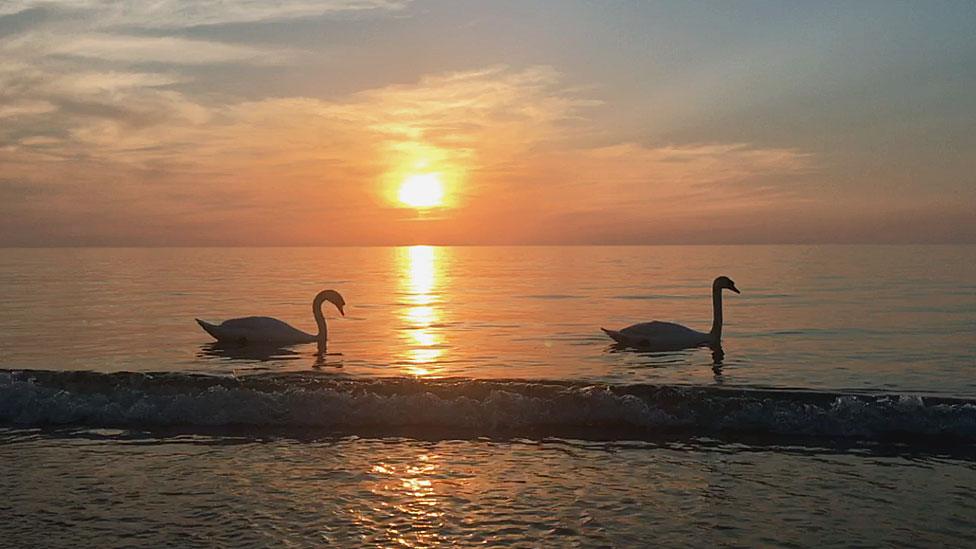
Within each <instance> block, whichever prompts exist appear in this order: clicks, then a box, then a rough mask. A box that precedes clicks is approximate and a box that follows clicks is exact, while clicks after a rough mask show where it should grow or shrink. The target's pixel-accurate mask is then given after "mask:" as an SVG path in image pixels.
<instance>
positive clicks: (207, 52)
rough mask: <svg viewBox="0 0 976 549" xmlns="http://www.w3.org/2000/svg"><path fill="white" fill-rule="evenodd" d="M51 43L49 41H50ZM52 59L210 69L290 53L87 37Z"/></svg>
mask: <svg viewBox="0 0 976 549" xmlns="http://www.w3.org/2000/svg"><path fill="white" fill-rule="evenodd" d="M52 42H53V40H52ZM48 51H49V53H50V54H53V55H70V56H75V57H86V58H94V59H102V60H106V61H118V62H125V63H168V64H174V65H212V64H218V63H233V62H251V63H258V64H274V63H281V62H283V61H284V60H286V59H288V58H290V57H292V56H293V55H294V53H293V52H289V51H287V50H281V49H269V48H257V47H250V46H242V45H237V44H227V43H221V42H213V41H207V40H189V39H186V38H176V37H171V36H124V35H112V34H91V35H87V36H80V37H77V38H74V39H70V40H67V41H64V42H60V43H57V44H56V45H53V46H52V47H51V48H50V49H49V50H48Z"/></svg>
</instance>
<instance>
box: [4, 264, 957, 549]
mask: <svg viewBox="0 0 976 549" xmlns="http://www.w3.org/2000/svg"><path fill="white" fill-rule="evenodd" d="M974 259H976V248H974V247H972V246H864V247H861V246H809V247H808V246H771V247H766V246H743V247H704V246H701V247H603V248H600V247H561V248H546V247H541V248H533V247H524V248H523V247H519V248H428V247H414V248H338V249H314V248H301V249H58V250H54V249H48V250H12V249H7V250H0V310H2V311H3V314H2V315H0V460H2V463H4V465H5V468H6V470H8V471H9V474H7V475H3V476H0V493H3V494H5V495H6V497H5V498H3V499H4V501H2V502H0V514H2V515H3V516H4V517H9V519H8V520H4V521H0V539H6V540H12V542H13V543H14V544H15V545H36V544H43V545H55V546H56V545H68V544H71V545H77V544H78V543H82V544H96V543H97V544H99V545H109V546H125V545H133V544H136V545H159V544H162V543H171V544H175V545H181V546H186V545H195V546H214V545H217V546H240V545H280V544H292V545H309V544H316V543H323V544H327V543H332V544H339V543H341V544H344V545H363V544H365V545H369V544H372V545H384V546H385V545H394V544H399V545H405V546H428V545H478V544H482V545H483V544H488V545H496V544H498V545H526V546H538V545H540V544H542V545H550V546H569V545H585V546H592V545H618V546H633V545H646V544H649V543H654V544H663V545H688V544H701V542H703V541H704V542H705V543H722V544H734V545H798V546H811V545H823V544H826V545H886V544H899V543H908V544H913V545H936V544H939V545H955V546H967V545H972V543H973V542H974V541H976V540H974V539H973V534H972V532H973V530H974V526H976V525H974V524H973V518H972V517H973V516H976V513H974V511H976V497H974V496H973V495H972V493H971V490H970V487H971V486H972V485H973V484H974V481H976V474H974V471H976V337H974V335H976V261H974ZM718 274H726V275H728V276H730V277H732V278H733V279H734V280H735V281H736V283H737V285H738V286H739V288H740V289H741V290H742V292H743V293H742V295H733V294H727V295H726V298H725V317H726V327H725V331H724V341H723V350H724V353H725V354H724V357H717V356H716V355H713V353H712V352H711V351H710V350H708V349H696V350H689V351H683V352H674V353H640V352H632V351H626V350H620V349H616V348H614V347H613V346H611V345H610V343H611V342H610V341H609V340H608V339H606V337H605V336H603V334H602V333H601V332H600V331H599V328H600V327H601V326H605V327H611V328H612V327H622V326H624V325H626V324H629V323H632V322H637V321H645V320H652V319H658V320H669V321H677V322H680V323H683V324H687V325H689V326H691V327H695V328H698V329H707V328H708V326H709V324H710V315H711V308H710V303H709V297H710V296H709V285H710V282H711V279H712V278H713V277H714V276H715V275H718ZM327 287H332V288H335V289H338V290H340V291H341V292H342V293H343V295H344V296H345V299H346V301H347V304H348V306H347V309H346V312H347V316H346V317H341V318H337V317H336V313H335V311H334V310H329V311H327V316H329V322H330V324H329V326H330V346H329V354H328V355H327V356H326V357H325V360H322V359H320V358H318V357H316V355H315V346H314V345H305V346H298V347H293V348H287V349H260V350H254V349H250V348H240V347H221V346H217V345H214V344H213V343H212V342H211V341H210V340H209V337H208V336H207V335H206V334H205V333H204V332H203V331H201V330H200V329H199V327H198V326H197V325H196V324H195V323H194V322H193V318H195V317H200V318H203V319H207V320H213V321H218V320H222V319H225V318H231V317H236V316H246V315H255V314H257V315H268V316H275V317H278V318H281V319H284V320H287V321H289V322H291V323H293V324H294V325H296V326H298V327H299V328H302V329H306V330H309V331H314V323H313V321H312V318H311V311H310V310H309V306H310V303H309V302H310V301H311V298H312V296H313V295H314V294H315V293H316V292H317V291H318V290H320V289H322V288H327ZM828 502H829V503H828ZM191 526H192V528H191Z"/></svg>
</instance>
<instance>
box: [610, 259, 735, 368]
mask: <svg viewBox="0 0 976 549" xmlns="http://www.w3.org/2000/svg"><path fill="white" fill-rule="evenodd" d="M722 290H732V291H733V292H735V293H739V289H738V288H736V287H735V282H732V279H730V278H729V277H727V276H720V277H718V278H716V279H715V281H714V282H712V310H713V317H712V331H710V332H708V333H707V334H706V333H702V332H698V331H696V330H692V329H691V328H686V327H684V326H682V325H680V324H674V323H672V322H657V321H655V322H642V323H640V324H634V325H633V326H627V327H626V328H624V329H623V330H619V331H618V330H607V329H606V328H600V329H601V330H603V332H604V333H605V334H607V335H608V336H610V338H611V339H613V340H614V341H616V342H617V343H619V344H621V345H626V346H627V347H636V348H639V349H649V350H658V351H675V350H678V349H687V348H689V347H700V346H702V345H709V346H715V347H717V346H719V345H721V341H722Z"/></svg>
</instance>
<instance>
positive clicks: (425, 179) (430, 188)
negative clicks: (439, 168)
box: [398, 173, 444, 208]
mask: <svg viewBox="0 0 976 549" xmlns="http://www.w3.org/2000/svg"><path fill="white" fill-rule="evenodd" d="M398 198H399V199H400V202H402V203H404V204H406V205H407V206H411V207H413V208H432V207H434V206H440V205H441V204H442V203H443V202H444V185H443V184H441V179H440V176H439V175H438V174H436V173H425V174H420V175H411V176H410V177H408V178H406V179H404V180H403V183H402V184H401V185H400V193H399V195H398Z"/></svg>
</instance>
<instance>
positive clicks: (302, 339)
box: [196, 290, 346, 348]
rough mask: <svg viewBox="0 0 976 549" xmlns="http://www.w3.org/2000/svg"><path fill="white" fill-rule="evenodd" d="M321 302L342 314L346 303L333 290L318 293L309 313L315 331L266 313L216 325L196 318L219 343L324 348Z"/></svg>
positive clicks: (324, 331) (324, 325) (325, 333)
mask: <svg viewBox="0 0 976 549" xmlns="http://www.w3.org/2000/svg"><path fill="white" fill-rule="evenodd" d="M325 301H329V302H330V303H333V304H334V305H335V306H336V308H338V309H339V312H340V313H342V314H345V313H344V312H343V307H344V306H345V304H346V303H345V301H344V300H343V299H342V296H341V295H339V292H336V291H334V290H325V291H322V292H319V294H318V295H316V296H315V299H314V300H313V301H312V315H313V316H314V317H315V323H316V324H317V325H318V328H319V333H318V334H310V333H307V332H303V331H301V330H299V329H298V328H295V327H294V326H292V325H290V324H288V323H287V322H284V321H281V320H278V319H277V318H271V317H267V316H248V317H244V318H232V319H230V320H225V321H224V322H222V323H220V324H211V323H209V322H205V321H203V320H200V319H199V318H198V319H196V321H197V324H199V325H200V327H201V328H203V330H204V331H205V332H207V333H208V334H210V335H211V336H213V338H214V339H216V340H217V341H220V342H223V343H238V344H241V345H274V346H284V345H297V344H300V343H318V344H319V346H320V347H323V348H324V347H325V343H326V341H327V340H328V329H327V327H326V324H325V315H323V314H322V303H323V302H325Z"/></svg>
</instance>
